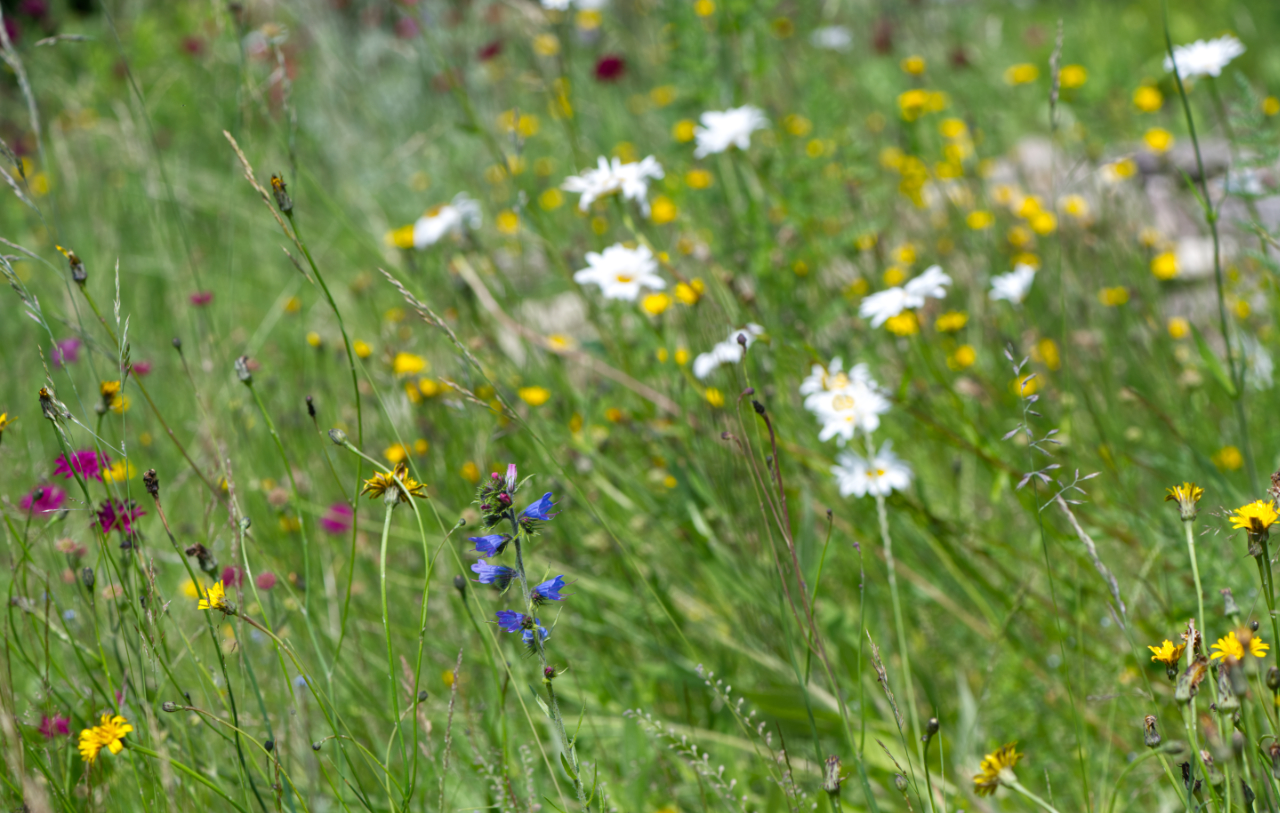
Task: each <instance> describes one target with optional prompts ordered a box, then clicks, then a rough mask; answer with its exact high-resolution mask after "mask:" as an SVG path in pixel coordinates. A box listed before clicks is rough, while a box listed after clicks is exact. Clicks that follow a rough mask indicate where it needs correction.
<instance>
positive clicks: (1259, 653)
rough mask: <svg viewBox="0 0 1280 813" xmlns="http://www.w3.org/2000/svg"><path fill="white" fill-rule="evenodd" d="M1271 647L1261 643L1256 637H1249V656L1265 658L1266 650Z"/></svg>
mask: <svg viewBox="0 0 1280 813" xmlns="http://www.w3.org/2000/svg"><path fill="white" fill-rule="evenodd" d="M1270 648H1271V647H1270V646H1268V645H1267V644H1264V643H1262V639H1261V638H1259V637H1258V636H1256V635H1252V636H1250V637H1249V654H1250V655H1252V656H1253V657H1255V658H1265V657H1267V650H1268V649H1270Z"/></svg>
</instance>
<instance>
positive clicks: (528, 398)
mask: <svg viewBox="0 0 1280 813" xmlns="http://www.w3.org/2000/svg"><path fill="white" fill-rule="evenodd" d="M516 394H517V395H519V396H520V400H521V401H524V402H525V403H526V404H528V405H529V406H535V407H539V406H542V405H543V404H545V403H546V402H547V401H549V400H551V390H549V389H547V388H546V387H521V388H520V389H519V390H517V391H516Z"/></svg>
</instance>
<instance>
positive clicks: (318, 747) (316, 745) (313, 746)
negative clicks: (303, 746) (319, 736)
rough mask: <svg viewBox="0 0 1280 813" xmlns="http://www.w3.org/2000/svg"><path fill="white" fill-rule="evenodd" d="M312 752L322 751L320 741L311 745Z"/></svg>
mask: <svg viewBox="0 0 1280 813" xmlns="http://www.w3.org/2000/svg"><path fill="white" fill-rule="evenodd" d="M311 750H312V751H319V750H320V743H319V742H318V741H317V742H313V743H311Z"/></svg>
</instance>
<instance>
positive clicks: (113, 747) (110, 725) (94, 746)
mask: <svg viewBox="0 0 1280 813" xmlns="http://www.w3.org/2000/svg"><path fill="white" fill-rule="evenodd" d="M130 731H133V726H131V725H129V723H128V721H127V720H125V719H124V718H123V717H121V716H120V715H119V714H117V715H115V716H114V717H113V716H111V715H110V714H104V715H102V720H101V722H99V723H98V725H96V726H93V727H92V728H86V729H84V730H83V731H81V732H80V758H81V759H83V760H84V761H85V762H87V763H89V764H90V765H92V764H93V763H94V761H95V760H97V759H98V753H99V752H101V751H102V749H103V748H106V749H107V750H108V751H110V752H111V753H112V754H118V753H120V752H121V751H122V750H124V737H125V735H126V734H128V733H129V732H130Z"/></svg>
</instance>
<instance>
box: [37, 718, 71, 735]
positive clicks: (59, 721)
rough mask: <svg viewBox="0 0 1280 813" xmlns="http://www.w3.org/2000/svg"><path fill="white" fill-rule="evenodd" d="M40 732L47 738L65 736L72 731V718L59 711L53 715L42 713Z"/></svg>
mask: <svg viewBox="0 0 1280 813" xmlns="http://www.w3.org/2000/svg"><path fill="white" fill-rule="evenodd" d="M40 733H41V734H43V735H44V738H45V739H46V740H51V739H53V738H54V737H65V736H67V735H68V734H70V733H71V718H69V717H64V716H62V715H61V714H57V713H54V715H53V716H52V717H50V716H49V715H47V714H42V715H40Z"/></svg>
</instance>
